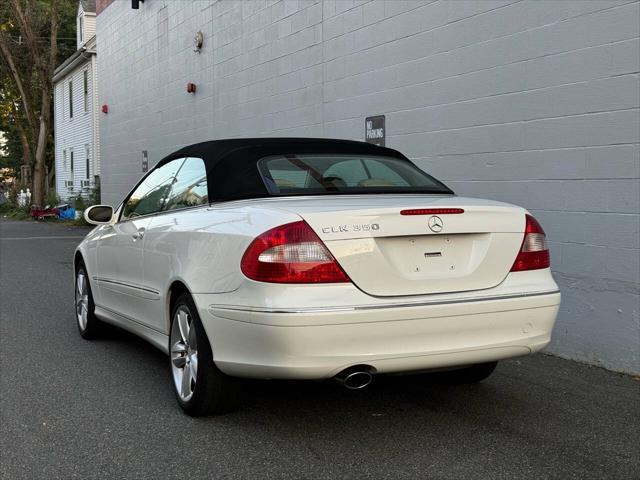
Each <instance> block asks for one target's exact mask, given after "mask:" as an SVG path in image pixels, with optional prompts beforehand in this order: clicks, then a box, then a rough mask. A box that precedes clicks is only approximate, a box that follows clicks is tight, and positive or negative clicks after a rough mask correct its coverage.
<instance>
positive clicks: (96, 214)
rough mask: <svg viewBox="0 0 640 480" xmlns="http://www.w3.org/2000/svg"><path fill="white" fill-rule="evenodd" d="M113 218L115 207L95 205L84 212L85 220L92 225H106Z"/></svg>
mask: <svg viewBox="0 0 640 480" xmlns="http://www.w3.org/2000/svg"><path fill="white" fill-rule="evenodd" d="M112 218H113V207H111V206H109V205H93V206H92V207H89V208H87V209H86V210H85V211H84V219H85V220H86V221H87V223H90V224H91V225H106V224H107V223H111V219H112Z"/></svg>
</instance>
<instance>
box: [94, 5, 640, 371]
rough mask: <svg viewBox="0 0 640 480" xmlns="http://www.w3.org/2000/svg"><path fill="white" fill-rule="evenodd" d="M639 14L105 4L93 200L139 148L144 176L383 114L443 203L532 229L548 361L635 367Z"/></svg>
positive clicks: (131, 177) (639, 356)
mask: <svg viewBox="0 0 640 480" xmlns="http://www.w3.org/2000/svg"><path fill="white" fill-rule="evenodd" d="M639 7H640V4H639V3H638V2H637V1H630V0H622V1H613V0H612V1H609V0H607V1H591V0H589V1H578V0H576V1H573V0H572V1H488V0H481V1H462V0H459V1H434V2H428V1H400V0H388V1H377V0H373V1H353V0H338V1H330V0H325V1H303V0H300V1H265V0H254V1H246V2H240V1H227V0H224V1H218V2H209V1H173V0H172V1H162V0H146V1H145V2H144V3H141V4H140V9H139V10H132V9H131V8H130V2H113V3H112V4H111V5H110V6H108V7H107V8H106V9H105V10H104V11H103V12H102V13H101V14H100V15H99V16H98V24H97V30H98V36H99V38H100V39H101V41H100V49H99V54H100V65H99V75H100V85H101V87H100V88H101V93H100V98H101V101H100V103H106V104H108V105H109V114H108V115H101V122H100V132H101V137H102V158H101V160H102V180H103V182H102V192H103V199H104V200H105V201H107V202H109V203H113V204H117V203H118V202H119V201H120V200H121V199H122V197H123V195H124V194H125V193H126V192H127V191H128V190H129V189H130V187H131V186H132V185H133V184H134V182H135V181H136V180H137V179H138V178H139V177H140V176H141V151H142V150H148V152H149V162H150V164H151V165H153V163H155V162H156V161H158V160H159V159H160V158H162V156H163V155H165V154H167V153H169V152H171V151H173V150H174V149H176V148H178V147H180V146H182V145H185V144H189V143H192V142H197V141H202V140H208V139H215V138H223V137H236V136H247V135H254V136H255V135H258V136H259V135H308V136H327V137H344V138H352V139H361V140H362V139H363V135H364V118H365V117H366V116H369V115H379V114H384V115H386V127H387V145H389V146H391V147H394V148H398V149H399V150H401V151H403V152H404V153H406V154H407V155H408V156H409V157H411V158H413V159H414V160H415V161H416V162H417V163H418V164H419V165H421V166H422V167H423V168H425V169H427V170H428V171H430V172H431V173H433V174H434V175H436V176H437V177H439V178H441V179H442V180H444V181H445V182H446V183H448V184H449V185H450V186H451V187H452V188H454V189H455V190H456V192H458V193H459V194H464V195H474V196H479V197H489V198H495V199H498V200H504V201H507V202H513V203H517V204H520V205H523V206H525V207H526V208H528V209H530V210H531V211H532V212H533V213H534V214H535V215H536V216H537V217H538V218H539V219H540V220H541V222H542V224H543V225H544V227H545V229H546V230H547V233H548V238H549V242H550V245H551V250H552V259H553V270H554V274H555V276H556V279H557V280H558V282H559V284H560V286H561V289H562V292H563V304H562V309H561V313H560V316H559V319H558V323H557V328H556V329H555V332H554V339H553V343H552V345H551V346H550V348H549V350H550V351H551V352H553V353H555V354H558V355H561V356H564V357H569V358H574V359H578V360H582V361H586V362H590V363H593V364H597V365H603V366H606V367H609V368H612V369H616V370H621V371H627V372H638V371H640V352H639V350H640V318H639V307H638V304H639V297H638V291H639V282H640V278H639V277H640V265H639V259H640V252H639V245H638V241H639V240H638V238H639V230H640V226H639V225H640V215H639V203H640V198H639V197H640V193H639V186H640V182H639V181H638V178H639V170H640V167H639V163H640V159H639V157H640V147H639V142H640V125H639V124H640V113H639V109H638V107H639V98H638V97H639V90H640V88H639V80H638V72H639V70H640V65H639V63H640V50H639V39H638V37H639V28H640V27H639V23H640V12H639ZM197 30H202V31H203V32H204V36H205V43H204V48H203V50H202V52H201V53H200V54H197V53H194V52H193V48H192V39H193V36H194V34H195V32H196V31H197ZM187 82H193V83H195V84H197V93H196V94H195V95H190V94H188V93H186V91H185V86H186V84H187Z"/></svg>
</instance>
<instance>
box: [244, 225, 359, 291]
mask: <svg viewBox="0 0 640 480" xmlns="http://www.w3.org/2000/svg"><path fill="white" fill-rule="evenodd" d="M240 268H241V270H242V273H244V274H245V275H246V276H247V277H248V278H250V279H252V280H257V281H259V282H269V283H343V282H349V281H350V280H349V277H348V276H347V274H346V273H345V272H344V270H342V268H341V267H340V265H338V262H336V259H335V258H333V255H331V253H330V252H329V250H327V247H325V246H324V243H322V240H320V237H318V235H316V233H315V232H314V231H313V230H312V229H311V227H310V226H309V225H307V223H306V222H305V221H304V220H302V221H299V222H294V223H288V224H286V225H281V226H279V227H276V228H273V229H271V230H269V231H267V232H264V233H263V234H262V235H260V236H259V237H257V238H256V239H254V240H253V241H252V242H251V244H250V245H249V247H248V248H247V250H246V251H245V252H244V255H243V256H242V261H241V262H240Z"/></svg>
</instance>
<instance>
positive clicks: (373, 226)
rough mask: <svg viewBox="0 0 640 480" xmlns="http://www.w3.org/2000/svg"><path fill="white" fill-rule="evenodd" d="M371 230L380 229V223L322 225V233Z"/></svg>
mask: <svg viewBox="0 0 640 480" xmlns="http://www.w3.org/2000/svg"><path fill="white" fill-rule="evenodd" d="M371 230H380V225H378V224H377V223H362V224H356V225H334V226H331V227H322V233H344V232H370V231H371Z"/></svg>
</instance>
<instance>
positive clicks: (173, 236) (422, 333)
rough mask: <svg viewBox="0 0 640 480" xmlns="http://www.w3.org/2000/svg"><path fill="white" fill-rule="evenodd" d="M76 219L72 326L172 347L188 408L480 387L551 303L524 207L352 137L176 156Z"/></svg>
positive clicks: (230, 143) (215, 146)
mask: <svg viewBox="0 0 640 480" xmlns="http://www.w3.org/2000/svg"><path fill="white" fill-rule="evenodd" d="M85 218H86V219H87V221H88V222H90V223H92V224H95V225H98V227H97V228H95V229H94V230H93V231H92V232H91V233H89V234H88V235H87V237H86V238H85V239H84V240H83V241H82V243H81V244H80V245H79V246H78V248H77V251H76V253H75V262H74V263H75V279H76V281H75V287H76V288H75V294H76V297H75V298H76V313H77V322H78V328H79V330H80V334H81V335H82V336H83V337H84V338H92V337H95V336H96V335H99V334H100V331H101V327H102V326H103V322H107V323H111V324H115V325H118V326H120V327H122V328H125V329H127V330H130V331H131V332H133V333H135V334H137V335H139V336H141V337H143V338H145V339H146V340H148V341H150V342H151V343H152V344H154V345H155V346H157V347H158V348H160V349H162V350H163V351H165V352H166V353H168V354H169V357H170V366H171V372H172V376H173V381H174V385H175V392H176V397H177V399H178V402H179V404H180V405H181V407H182V408H183V409H184V410H185V411H186V412H187V413H188V414H190V415H207V414H212V413H217V412H223V411H225V410H228V409H230V408H232V406H233V404H234V401H235V391H236V388H235V380H234V377H252V378H265V379H268V378H274V379H275V378H281V379H282V378H288V379H326V378H336V379H338V380H340V381H341V382H342V383H344V385H345V386H346V387H348V388H351V389H358V388H363V387H365V386H366V385H368V384H369V383H370V382H371V379H372V377H373V376H374V375H377V374H392V373H406V372H421V371H440V372H441V373H439V374H438V375H439V376H440V377H441V378H445V379H446V380H447V381H449V382H459V383H469V382H476V381H480V380H482V379H484V378H486V377H488V376H489V375H490V374H491V372H492V371H493V370H494V368H495V366H496V363H497V361H498V360H501V359H505V358H511V357H517V356H519V355H527V354H529V353H532V352H536V351H538V350H540V349H542V348H543V347H545V346H546V345H547V344H548V343H549V340H550V336H551V331H552V328H553V324H554V322H555V319H556V315H557V313H558V308H559V304H560V292H559V291H558V287H557V285H556V283H555V282H554V280H553V278H552V276H551V272H550V270H549V251H548V249H547V245H546V243H545V234H544V231H543V230H542V227H541V226H540V224H539V223H538V222H537V221H536V220H535V219H534V218H533V217H532V216H531V215H530V214H529V213H528V212H527V211H526V210H524V209H523V208H520V207H517V206H513V205H507V204H504V203H499V202H494V201H489V200H479V199H472V198H463V197H458V196H456V195H455V194H454V193H453V192H452V191H451V190H450V189H449V188H447V187H446V186H445V185H443V184H442V183H441V182H439V181H438V180H436V179H434V178H432V177H431V176H429V175H427V174H426V173H424V172H423V171H421V170H420V169H419V168H417V167H416V166H415V165H414V164H413V163H411V162H410V161H409V160H408V159H407V158H406V157H404V156H403V155H402V154H401V153H399V152H397V151H395V150H392V149H389V148H383V147H377V146H374V145H369V144H366V143H361V142H351V141H344V140H323V139H302V138H299V139H275V138H272V139H235V140H220V141H212V142H205V143H200V144H197V145H192V146H188V147H185V148H183V149H181V150H179V151H177V152H175V153H173V154H172V155H169V156H168V157H166V158H165V159H163V160H162V161H160V162H159V163H158V164H157V165H156V167H155V168H154V169H153V170H151V171H150V172H149V173H148V174H147V175H146V176H145V177H144V178H143V179H142V180H141V181H140V182H139V183H138V184H137V185H136V186H135V188H134V189H133V190H132V191H131V193H130V194H129V195H128V196H127V197H126V198H125V199H124V201H123V202H122V204H121V205H120V206H119V207H117V208H116V209H115V210H114V209H113V208H112V207H110V206H104V205H100V206H94V207H91V208H89V209H87V210H86V211H85Z"/></svg>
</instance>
